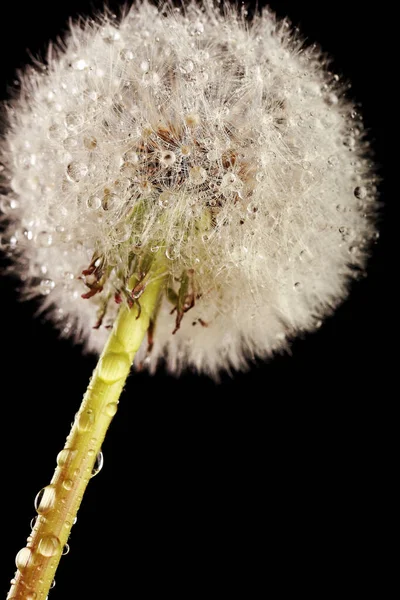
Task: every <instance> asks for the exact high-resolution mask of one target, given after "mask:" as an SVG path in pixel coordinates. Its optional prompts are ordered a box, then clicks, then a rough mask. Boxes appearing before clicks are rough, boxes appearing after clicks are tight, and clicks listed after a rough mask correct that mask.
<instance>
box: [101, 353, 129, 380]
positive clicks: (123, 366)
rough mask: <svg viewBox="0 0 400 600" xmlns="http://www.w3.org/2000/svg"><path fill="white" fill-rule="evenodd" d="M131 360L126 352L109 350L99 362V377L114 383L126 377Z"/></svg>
mask: <svg viewBox="0 0 400 600" xmlns="http://www.w3.org/2000/svg"><path fill="white" fill-rule="evenodd" d="M130 366H131V361H130V359H129V356H128V354H126V353H125V352H109V353H108V354H106V355H105V356H103V358H102V359H101V360H100V362H99V367H98V369H99V370H98V374H99V377H100V378H101V379H102V380H103V381H106V382H107V383H114V382H115V381H119V380H120V379H122V378H124V377H126V375H127V373H129V370H130Z"/></svg>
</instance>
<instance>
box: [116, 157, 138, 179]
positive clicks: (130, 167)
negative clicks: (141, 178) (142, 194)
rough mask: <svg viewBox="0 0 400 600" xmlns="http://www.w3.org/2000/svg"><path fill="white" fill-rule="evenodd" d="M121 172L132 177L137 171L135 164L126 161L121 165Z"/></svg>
mask: <svg viewBox="0 0 400 600" xmlns="http://www.w3.org/2000/svg"><path fill="white" fill-rule="evenodd" d="M120 170H121V173H122V174H123V175H125V176H126V177H134V176H135V175H136V173H137V164H136V163H134V162H129V161H126V162H124V163H122V165H121V169H120Z"/></svg>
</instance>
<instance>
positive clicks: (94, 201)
mask: <svg viewBox="0 0 400 600" xmlns="http://www.w3.org/2000/svg"><path fill="white" fill-rule="evenodd" d="M86 206H87V207H88V209H89V210H98V209H99V208H100V206H101V198H99V197H98V196H89V198H88V199H87V201H86Z"/></svg>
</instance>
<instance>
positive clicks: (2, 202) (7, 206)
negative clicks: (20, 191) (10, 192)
mask: <svg viewBox="0 0 400 600" xmlns="http://www.w3.org/2000/svg"><path fill="white" fill-rule="evenodd" d="M18 206H19V202H18V200H14V198H7V196H1V197H0V210H1V212H2V213H4V214H8V213H10V212H12V211H13V210H15V209H16V208H18Z"/></svg>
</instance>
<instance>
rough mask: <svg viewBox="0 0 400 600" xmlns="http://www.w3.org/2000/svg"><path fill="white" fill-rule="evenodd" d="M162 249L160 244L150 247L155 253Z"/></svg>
mask: <svg viewBox="0 0 400 600" xmlns="http://www.w3.org/2000/svg"><path fill="white" fill-rule="evenodd" d="M159 249H160V246H152V247H151V248H150V252H153V254H155V253H156V252H158V251H159Z"/></svg>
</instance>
